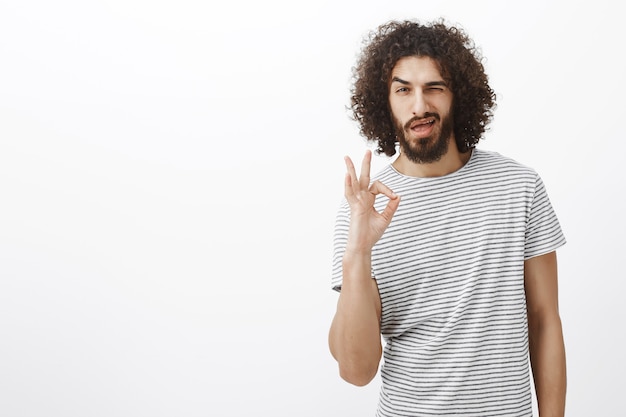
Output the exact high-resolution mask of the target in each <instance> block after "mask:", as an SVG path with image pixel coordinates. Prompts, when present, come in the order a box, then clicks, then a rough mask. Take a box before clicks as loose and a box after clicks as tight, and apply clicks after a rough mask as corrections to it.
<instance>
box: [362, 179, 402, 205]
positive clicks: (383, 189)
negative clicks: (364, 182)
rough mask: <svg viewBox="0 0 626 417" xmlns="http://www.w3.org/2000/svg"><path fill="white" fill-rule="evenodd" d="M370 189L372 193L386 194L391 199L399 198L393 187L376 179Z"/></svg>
mask: <svg viewBox="0 0 626 417" xmlns="http://www.w3.org/2000/svg"><path fill="white" fill-rule="evenodd" d="M369 191H370V193H372V194H374V195H377V194H383V195H386V196H387V197H389V199H391V200H393V199H396V198H398V195H397V194H396V193H394V192H393V191H391V188H389V187H387V186H386V185H385V184H383V183H382V182H380V181H374V182H373V183H372V185H370V188H369Z"/></svg>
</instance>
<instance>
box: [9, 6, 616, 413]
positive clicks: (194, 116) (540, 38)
mask: <svg viewBox="0 0 626 417" xmlns="http://www.w3.org/2000/svg"><path fill="white" fill-rule="evenodd" d="M385 3H389V2H373V1H363V0H359V1H356V0H353V1H345V2H339V1H320V0H317V1H311V2H306V3H301V2H292V1H279V0H273V1H266V2H255V1H251V0H249V1H244V2H236V1H232V2H220V3H218V4H215V3H207V2H204V1H192V0H183V1H176V2H174V1H140V0H118V1H104V0H100V1H91V2H84V1H77V0H76V1H71V0H60V1H56V2H47V1H43V0H39V1H37V0H27V1H20V2H17V1H14V2H9V1H4V2H2V3H1V4H0V198H1V200H0V415H2V416H11V417H12V416H16V417H17V416H63V417H73V416H76V417H78V416H80V417H86V416H89V417H90V416H133V417H137V416H150V417H158V416H250V415H258V416H270V415H271V416H363V415H373V410H374V408H375V404H376V401H377V391H378V383H379V381H378V380H375V381H374V382H372V383H371V384H370V385H369V386H367V387H365V388H355V387H352V386H349V385H348V384H346V383H344V382H343V381H341V380H340V378H339V376H338V374H337V371H336V366H335V364H334V362H333V360H332V358H331V356H330V354H329V353H328V349H327V345H326V337H327V329H328V326H329V324H330V320H331V318H332V315H333V313H334V307H335V302H336V297H337V296H336V294H335V293H333V292H332V291H331V290H330V285H329V283H330V281H329V280H330V277H329V274H330V250H331V237H332V224H333V219H334V215H335V209H336V208H337V205H338V203H339V201H340V199H341V196H342V181H343V171H344V166H343V161H342V157H343V155H344V154H349V155H352V156H353V157H355V158H356V159H358V160H360V156H361V155H362V153H363V151H364V149H365V148H366V146H365V144H364V142H363V140H362V139H361V137H360V136H358V131H357V128H356V126H355V125H354V124H353V123H352V122H351V121H350V119H349V118H348V113H347V111H346V110H345V107H346V106H347V104H348V90H349V81H350V68H351V67H352V65H353V64H354V61H355V57H356V54H357V52H358V50H359V48H360V41H361V37H362V36H363V35H364V34H365V33H366V31H368V30H369V29H372V28H374V27H375V26H377V25H378V24H380V23H382V22H384V21H386V20H388V19H391V18H400V19H402V18H420V19H423V20H425V21H427V20H431V19H434V18H436V17H438V16H444V17H446V18H448V20H449V21H451V22H453V23H459V24H461V25H462V26H463V27H464V28H465V29H466V30H467V31H468V33H469V34H470V35H471V36H472V37H473V38H474V39H475V41H476V43H477V44H478V45H479V46H481V48H482V50H483V53H484V55H485V57H486V58H487V60H486V67H487V70H488V73H489V74H490V78H491V81H492V86H493V88H494V89H495V91H496V93H497V94H498V103H499V107H498V109H497V110H496V115H495V121H494V123H493V125H492V129H491V130H490V132H489V133H488V135H487V139H486V140H485V141H484V143H482V145H481V146H482V147H484V148H487V149H494V150H497V151H500V152H501V153H504V154H507V155H509V156H512V157H514V158H516V159H518V160H520V161H521V162H524V163H526V164H528V165H530V166H532V167H534V168H535V169H537V171H539V173H540V174H541V175H542V177H543V179H544V181H545V183H546V186H547V187H548V191H549V193H550V196H551V199H552V202H553V205H554V206H555V209H556V211H557V214H558V215H559V217H560V219H561V223H562V226H563V229H564V231H565V233H566V236H567V238H568V245H567V246H566V247H565V248H564V249H563V250H561V251H560V252H559V262H560V296H561V313H562V317H563V322H564V329H565V337H566V343H567V353H568V365H569V369H568V372H569V396H568V410H569V413H568V415H569V416H571V417H575V416H589V415H612V416H616V415H619V413H620V412H623V411H622V410H623V407H622V398H621V391H622V388H623V384H622V382H621V377H622V376H623V375H624V374H625V373H626V365H625V364H624V361H623V360H622V352H623V346H624V343H625V342H626V340H625V337H624V327H623V322H624V319H625V318H626V314H625V313H624V308H623V300H622V298H623V280H624V278H625V274H624V272H623V268H622V266H623V258H622V256H623V254H622V253H621V252H622V250H621V249H622V248H623V243H622V240H623V236H624V234H625V233H626V228H625V222H624V213H625V212H626V207H625V204H624V200H623V196H624V185H623V184H624V177H625V175H624V173H623V170H622V166H620V162H621V159H622V158H623V155H624V154H625V151H626V149H625V145H624V139H625V138H624V134H623V122H624V110H625V109H624V95H625V94H626V85H625V82H624V73H626V68H625V64H624V60H623V59H622V58H621V55H622V54H623V42H624V40H625V35H626V34H625V32H624V30H623V29H621V26H622V24H623V21H624V17H625V16H624V15H623V14H622V12H620V11H618V5H617V3H615V2H611V1H609V0H596V1H593V2H576V1H567V2H566V1H563V2H554V1H553V2H551V1H534V2H528V1H527V2H518V3H511V2H501V1H495V0H494V1H482V2H478V1H472V2H470V1H463V0H459V1H447V2H433V1H415V0H412V1H396V2H392V3H393V5H389V4H385ZM384 163H386V161H385V159H384V158H378V159H377V160H376V163H375V169H378V167H380V166H382V165H383V164H384Z"/></svg>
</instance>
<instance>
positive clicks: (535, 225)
mask: <svg viewBox="0 0 626 417" xmlns="http://www.w3.org/2000/svg"><path fill="white" fill-rule="evenodd" d="M564 244H565V236H564V235H563V231H562V230H561V225H560V224H559V220H558V218H557V216H556V213H555V212H554V209H553V207H552V204H551V203H550V199H549V198H548V193H547V191H546V188H545V186H544V184H543V181H542V180H541V177H539V175H537V176H536V181H535V191H534V194H533V199H532V202H531V205H530V208H529V211H528V218H527V224H526V240H525V244H524V259H529V258H532V257H535V256H539V255H544V254H546V253H549V252H552V251H554V250H556V249H557V248H559V247H561V246H563V245H564Z"/></svg>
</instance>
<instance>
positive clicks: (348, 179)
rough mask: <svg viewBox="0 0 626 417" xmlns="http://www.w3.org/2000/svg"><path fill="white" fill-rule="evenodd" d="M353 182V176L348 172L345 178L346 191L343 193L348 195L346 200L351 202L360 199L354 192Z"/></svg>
mask: <svg viewBox="0 0 626 417" xmlns="http://www.w3.org/2000/svg"><path fill="white" fill-rule="evenodd" d="M352 182H353V180H352V177H351V176H350V174H349V173H347V172H346V176H345V179H344V193H343V194H344V196H345V197H346V200H348V203H349V204H352V203H354V202H356V201H357V200H358V198H357V197H356V194H355V192H354V188H353V187H352Z"/></svg>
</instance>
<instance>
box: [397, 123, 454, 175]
mask: <svg viewBox="0 0 626 417" xmlns="http://www.w3.org/2000/svg"><path fill="white" fill-rule="evenodd" d="M426 117H433V118H435V120H436V121H437V122H440V123H441V125H440V127H439V128H436V129H435V130H434V131H433V133H432V135H430V136H428V137H425V138H419V139H416V140H413V141H411V142H409V140H407V133H410V127H411V124H412V123H413V122H415V121H416V120H420V119H423V118H426ZM394 121H395V122H396V134H397V137H398V142H399V144H400V150H401V152H402V153H404V155H405V156H406V157H407V158H408V159H409V160H410V161H412V162H415V163H418V164H428V163H431V162H437V161H439V160H440V159H441V158H442V157H443V156H444V155H445V154H446V153H447V152H448V145H449V143H450V137H451V136H452V129H453V127H452V117H450V116H449V115H446V116H445V117H444V118H443V119H441V116H439V114H438V113H425V114H424V116H422V117H419V116H415V117H413V118H412V119H410V120H409V121H407V122H406V123H405V124H404V125H403V124H402V122H400V121H399V120H398V119H396V118H395V117H394Z"/></svg>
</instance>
